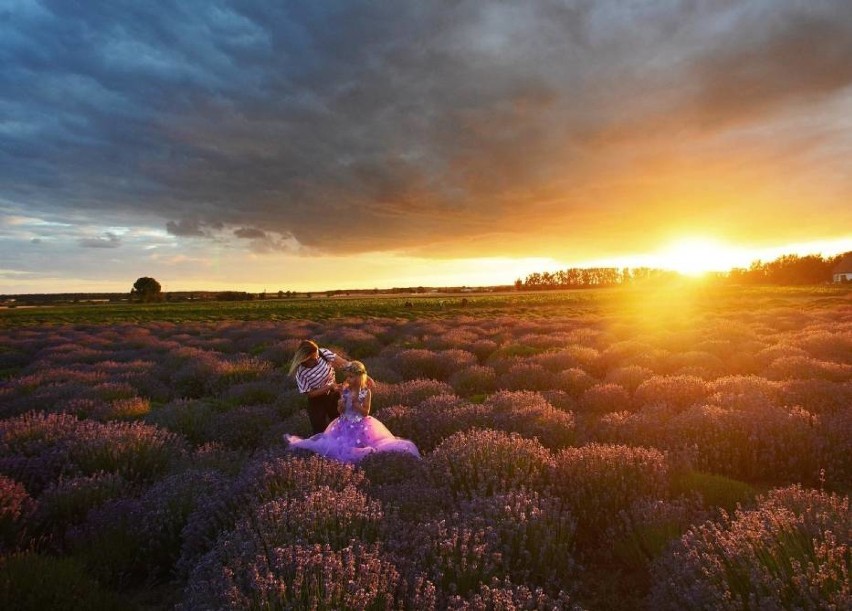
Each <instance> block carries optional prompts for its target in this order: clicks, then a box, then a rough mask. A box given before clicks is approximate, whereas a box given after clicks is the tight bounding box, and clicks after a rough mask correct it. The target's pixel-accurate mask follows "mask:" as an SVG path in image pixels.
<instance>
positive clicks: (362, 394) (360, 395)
mask: <svg viewBox="0 0 852 611" xmlns="http://www.w3.org/2000/svg"><path fill="white" fill-rule="evenodd" d="M368 392H370V391H368V390H367V389H366V388H362V389H360V390H359V391H358V392H357V393H354V392H352V391H351V390H350V389H348V388H347V389H345V390H344V391H343V414H342V415H341V418H343V419H345V420H348V421H350V422H361V420H363V419H364V416H362V415H361V412H360V411H359V410H358V408H360V406H362V405H364V399H366V398H367V393H368Z"/></svg>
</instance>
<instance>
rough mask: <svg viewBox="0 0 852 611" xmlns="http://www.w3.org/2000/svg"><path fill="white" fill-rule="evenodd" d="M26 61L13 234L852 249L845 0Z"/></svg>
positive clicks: (77, 32) (243, 23)
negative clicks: (26, 228)
mask: <svg viewBox="0 0 852 611" xmlns="http://www.w3.org/2000/svg"><path fill="white" fill-rule="evenodd" d="M0 60H2V63H3V70H2V71H0V198H2V200H0V212H3V213H5V214H7V215H9V216H15V215H35V216H38V215H42V216H51V217H55V218H57V219H61V220H64V221H65V222H68V223H72V224H77V223H80V222H84V223H88V224H91V225H95V224H100V225H101V226H102V227H107V226H111V225H113V226H115V225H127V226H133V227H136V228H138V229H139V230H140V231H141V230H142V229H145V230H147V231H155V230H159V231H161V232H163V233H164V235H166V236H168V237H171V238H175V239H178V240H185V241H193V240H202V241H203V240H209V241H211V242H215V243H216V244H218V245H220V246H222V247H233V248H247V249H249V250H250V251H251V252H256V253H269V252H288V253H296V252H300V253H304V254H316V253H320V254H322V253H328V254H353V253H360V252H368V251H396V252H399V253H407V254H413V255H421V256H429V257H453V256H474V255H477V256H479V255H483V256H484V255H494V256H522V255H524V256H527V255H528V256H535V255H546V254H553V253H561V254H565V253H569V252H574V253H578V252H583V253H588V254H589V255H597V256H600V255H604V254H610V255H614V254H617V253H618V251H619V249H625V248H630V249H634V250H637V249H641V248H643V247H648V246H649V245H650V244H653V243H654V242H655V241H656V240H659V239H660V237H661V236H662V235H665V234H666V233H667V232H671V231H673V230H676V229H678V228H690V227H705V228H706V227H710V228H713V229H715V230H718V231H719V232H720V233H723V234H724V235H729V236H732V237H734V238H737V237H744V236H748V235H751V237H752V238H753V239H756V238H757V236H755V235H754V228H755V227H760V228H763V231H764V232H765V234H764V235H763V238H764V239H766V240H769V239H770V238H771V239H776V240H785V239H787V240H794V239H802V238H806V237H830V236H832V235H835V234H836V233H837V227H839V226H845V227H846V228H847V229H848V228H849V227H850V226H852V212H850V211H849V209H848V208H844V207H845V206H847V205H848V201H849V198H850V196H852V183H850V178H849V173H848V167H846V166H848V159H849V156H850V153H852V135H850V131H849V119H848V117H849V115H850V111H852V7H850V4H849V3H848V2H845V1H843V0H836V1H827V2H814V3H803V2H798V1H796V0H772V1H770V0H757V1H751V2H718V1H710V0H707V1H702V0H691V1H690V0H682V1H678V0H669V1H664V2H652V3H624V2H620V1H617V0H611V1H591V0H576V1H571V0H568V1H563V0H559V1H557V0H552V1H544V2H523V1H517V2H480V1H473V0H468V1H464V0H462V1H456V2H449V1H446V2H420V1H415V0H411V1H400V2H388V3H370V2H325V1H319V2H305V3H277V2H267V1H261V0H256V1H252V0H244V1H240V2H237V1H233V2H231V1H227V0H219V1H215V2H208V1H201V0H195V1H192V0H187V1H182V2H173V1H168V2H152V3H145V2H131V1H129V0H126V1H120V0H115V1H112V2H86V3H73V2H67V1H65V0H41V1H37V0H20V1H18V2H13V3H11V4H7V5H6V7H5V8H3V9H0ZM815 210H816V211H819V210H826V211H828V212H829V213H827V214H824V215H820V214H819V212H816V213H814V212H813V211H815ZM807 215H810V216H808V219H809V220H808V221H807V222H803V221H802V218H803V216H807ZM637 228H642V229H641V230H640V231H637ZM805 230H806V231H808V232H810V233H809V235H801V232H802V231H805ZM832 232H834V233H832ZM49 237H50V235H30V236H29V237H28V238H26V239H28V240H31V245H32V246H33V247H36V246H40V245H41V244H39V243H38V242H37V241H36V240H37V239H44V240H47V239H48V238H49ZM161 238H162V236H161V237H160V238H158V239H161ZM77 240H78V245H81V246H85V247H91V248H115V247H117V246H119V245H121V246H122V249H121V250H124V248H125V246H126V245H127V244H126V241H127V240H126V238H125V237H124V236H121V235H118V234H115V235H110V234H107V233H105V230H104V229H101V230H100V232H99V233H97V234H96V235H94V236H92V235H89V236H80V237H78V238H77ZM4 241H5V240H4ZM3 244H4V242H0V249H3ZM229 245H230V246H229ZM116 250H119V249H116ZM0 256H2V252H0Z"/></svg>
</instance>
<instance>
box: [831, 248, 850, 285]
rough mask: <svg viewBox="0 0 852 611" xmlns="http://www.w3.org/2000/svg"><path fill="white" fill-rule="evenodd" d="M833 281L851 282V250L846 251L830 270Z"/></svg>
mask: <svg viewBox="0 0 852 611" xmlns="http://www.w3.org/2000/svg"><path fill="white" fill-rule="evenodd" d="M831 274H832V276H831V279H832V280H833V281H834V282H852V252H847V253H846V254H845V255H843V258H842V259H840V263H838V264H837V265H835V266H834V269H833V270H832V272H831Z"/></svg>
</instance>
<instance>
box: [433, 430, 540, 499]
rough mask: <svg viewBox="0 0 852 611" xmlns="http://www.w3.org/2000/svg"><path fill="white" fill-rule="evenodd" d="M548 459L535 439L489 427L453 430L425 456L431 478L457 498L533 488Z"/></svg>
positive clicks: (538, 481) (537, 483) (537, 482)
mask: <svg viewBox="0 0 852 611" xmlns="http://www.w3.org/2000/svg"><path fill="white" fill-rule="evenodd" d="M551 461H552V458H551V455H550V453H549V452H548V451H547V450H546V449H545V448H544V447H543V446H542V445H541V444H540V443H538V442H537V441H535V440H531V439H525V438H523V437H521V436H520V435H517V434H514V433H513V434H509V433H503V432H499V431H493V430H488V429H475V430H471V431H467V432H462V433H456V434H454V435H452V436H450V437H449V438H447V439H446V440H444V442H443V443H441V445H439V446H438V447H437V448H436V449H435V451H434V452H432V454H430V455H429V456H427V457H426V465H427V468H428V469H429V473H430V475H431V477H432V478H433V480H434V481H435V482H436V484H438V485H442V486H446V487H447V488H448V492H449V493H450V494H452V495H453V496H454V497H456V498H465V497H466V498H472V497H474V496H488V495H492V494H501V493H505V492H510V491H512V490H518V489H521V488H530V489H535V488H536V487H538V486H540V485H541V483H542V482H543V478H544V477H545V474H546V472H547V469H548V468H549V466H550V464H551Z"/></svg>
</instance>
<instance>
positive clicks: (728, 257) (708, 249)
mask: <svg viewBox="0 0 852 611" xmlns="http://www.w3.org/2000/svg"><path fill="white" fill-rule="evenodd" d="M740 258H741V257H740V256H739V253H738V252H737V250H736V249H734V248H731V247H730V246H728V245H726V244H724V243H722V242H720V241H718V240H715V239H712V238H703V237H687V238H681V239H679V240H677V241H675V242H672V243H671V244H669V245H668V246H666V247H665V248H664V249H663V250H661V251H660V253H659V260H660V263H661V267H665V268H667V269H672V270H674V271H676V272H679V273H681V274H685V275H687V276H701V275H702V274H706V273H707V272H712V271H727V270H729V269H731V268H732V267H735V266H736V265H738V264H739V260H740Z"/></svg>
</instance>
